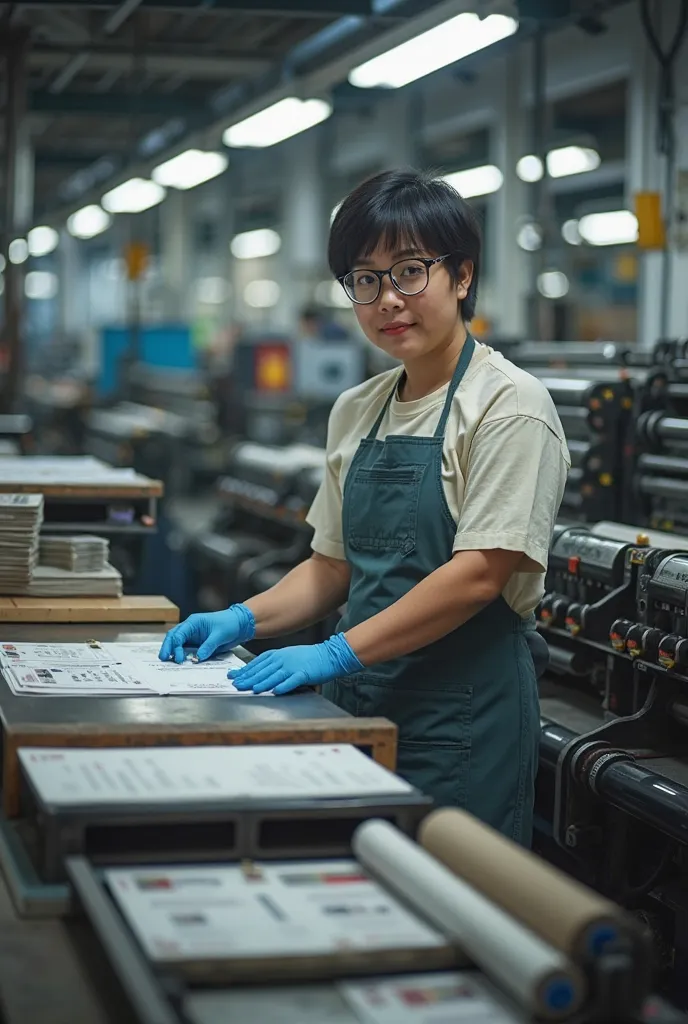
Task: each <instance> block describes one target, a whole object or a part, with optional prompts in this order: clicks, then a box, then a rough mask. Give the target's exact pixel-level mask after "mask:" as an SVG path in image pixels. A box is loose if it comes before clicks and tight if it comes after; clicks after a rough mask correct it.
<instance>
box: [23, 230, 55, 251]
mask: <svg viewBox="0 0 688 1024" xmlns="http://www.w3.org/2000/svg"><path fill="white" fill-rule="evenodd" d="M27 241H28V243H29V254H30V255H31V256H47V255H48V253H51V252H53V250H55V249H57V243H58V242H59V241H60V236H59V235H58V233H57V231H56V230H55V228H49V227H48V226H47V224H41V225H39V226H38V227H36V228H32V229H31V231H29V234H28V238H27Z"/></svg>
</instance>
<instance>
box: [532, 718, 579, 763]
mask: <svg viewBox="0 0 688 1024" xmlns="http://www.w3.org/2000/svg"><path fill="white" fill-rule="evenodd" d="M575 739H576V733H575V732H571V730H570V729H567V728H566V727H565V726H563V725H558V724H557V723H556V722H551V721H550V720H549V719H547V718H541V719H540V764H542V765H546V766H547V767H548V768H556V767H557V761H558V760H559V755H560V754H561V752H562V750H563V749H564V747H567V746H568V745H569V743H570V742H571V740H575Z"/></svg>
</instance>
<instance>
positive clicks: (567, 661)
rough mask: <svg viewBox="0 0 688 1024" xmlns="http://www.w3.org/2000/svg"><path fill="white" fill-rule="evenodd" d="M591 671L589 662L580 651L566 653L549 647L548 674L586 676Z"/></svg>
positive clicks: (558, 648) (560, 648)
mask: <svg viewBox="0 0 688 1024" xmlns="http://www.w3.org/2000/svg"><path fill="white" fill-rule="evenodd" d="M588 670H589V666H588V660H587V658H586V657H585V656H584V654H583V653H582V652H580V651H575V652H574V651H565V650H564V649H563V648H562V647H553V646H552V644H550V645H549V665H548V666H547V671H548V672H554V673H555V674H557V675H570V676H584V675H586V673H587V672H588Z"/></svg>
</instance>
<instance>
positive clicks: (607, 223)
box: [578, 210, 638, 245]
mask: <svg viewBox="0 0 688 1024" xmlns="http://www.w3.org/2000/svg"><path fill="white" fill-rule="evenodd" d="M578 230H579V232H580V236H581V238H582V239H583V241H584V242H587V243H588V245H629V244H631V243H632V242H636V241H637V240H638V219H637V217H636V216H635V214H634V213H631V211H630V210H610V211H608V212H607V213H586V214H585V216H584V217H581V219H580V220H579V221H578Z"/></svg>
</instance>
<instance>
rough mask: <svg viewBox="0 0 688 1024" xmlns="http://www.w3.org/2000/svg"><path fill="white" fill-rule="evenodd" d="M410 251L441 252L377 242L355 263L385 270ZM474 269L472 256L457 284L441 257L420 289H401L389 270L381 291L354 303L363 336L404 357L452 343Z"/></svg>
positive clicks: (465, 264)
mask: <svg viewBox="0 0 688 1024" xmlns="http://www.w3.org/2000/svg"><path fill="white" fill-rule="evenodd" d="M409 255H412V256H423V257H426V256H427V257H430V258H431V259H432V258H434V257H435V256H439V255H442V254H441V253H432V252H425V251H422V252H420V251H415V250H414V251H413V252H412V253H409V250H404V251H403V252H390V251H389V250H388V249H383V248H378V249H376V250H375V252H374V253H372V255H371V256H368V257H366V258H365V259H361V260H359V261H358V262H357V263H356V267H355V269H356V270H358V269H372V270H387V268H388V267H391V266H392V265H393V264H394V263H396V262H398V261H399V260H400V259H406V258H408V257H409ZM472 275H473V267H472V264H471V263H470V262H469V261H466V262H464V263H463V264H462V265H461V269H460V274H459V281H458V282H457V283H456V284H455V283H454V282H453V281H452V279H451V277H450V275H449V273H448V271H447V269H446V266H445V265H444V264H443V263H436V264H435V265H434V266H432V267H430V280H429V281H428V286H427V288H426V289H425V290H424V291H422V292H420V293H419V294H418V295H403V294H402V293H401V292H399V291H398V290H397V289H396V288H395V287H394V285H393V284H392V282H391V280H390V276H389V274H387V275H386V276H385V277H384V278H383V280H382V288H381V290H380V294H379V296H378V297H377V299H376V300H375V302H371V303H369V304H366V305H361V304H358V303H354V309H355V311H356V316H357V318H358V322H359V324H360V325H361V329H362V330H363V332H364V334H365V336H366V337H367V338H368V339H369V340H370V341H372V343H373V344H374V345H377V347H378V348H381V349H383V351H385V352H387V353H389V355H391V356H393V357H394V358H395V359H399V360H401V361H402V362H408V361H410V360H414V359H418V358H420V357H423V356H426V355H428V354H429V353H431V352H433V351H434V350H436V349H441V348H444V347H446V346H447V345H449V344H451V342H452V341H453V340H454V338H455V336H456V332H457V329H458V328H459V327H460V324H461V320H460V307H459V303H460V302H461V301H462V300H463V299H465V297H466V294H467V292H468V288H469V286H470V283H471V277H472Z"/></svg>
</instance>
